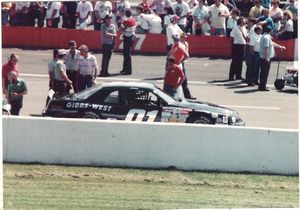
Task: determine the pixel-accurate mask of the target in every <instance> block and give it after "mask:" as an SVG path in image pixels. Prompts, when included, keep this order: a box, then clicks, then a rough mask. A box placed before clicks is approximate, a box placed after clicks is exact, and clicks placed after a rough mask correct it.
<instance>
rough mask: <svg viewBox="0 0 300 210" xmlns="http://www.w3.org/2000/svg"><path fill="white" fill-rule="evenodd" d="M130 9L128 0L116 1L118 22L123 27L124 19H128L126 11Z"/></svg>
mask: <svg viewBox="0 0 300 210" xmlns="http://www.w3.org/2000/svg"><path fill="white" fill-rule="evenodd" d="M126 10H130V3H129V1H127V0H120V1H117V2H116V24H117V26H118V27H121V24H122V22H123V20H125V19H126V16H125V12H126Z"/></svg>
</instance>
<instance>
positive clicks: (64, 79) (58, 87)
mask: <svg viewBox="0 0 300 210" xmlns="http://www.w3.org/2000/svg"><path fill="white" fill-rule="evenodd" d="M66 54H67V51H66V50H64V49H60V50H58V56H57V63H56V68H55V70H54V75H53V76H54V78H53V79H54V81H53V83H54V91H55V93H56V94H57V95H58V96H60V97H63V96H65V95H67V94H69V91H70V89H72V81H71V80H70V79H69V78H68V76H67V74H66V69H67V68H66V65H65V64H64V61H65V56H66Z"/></svg>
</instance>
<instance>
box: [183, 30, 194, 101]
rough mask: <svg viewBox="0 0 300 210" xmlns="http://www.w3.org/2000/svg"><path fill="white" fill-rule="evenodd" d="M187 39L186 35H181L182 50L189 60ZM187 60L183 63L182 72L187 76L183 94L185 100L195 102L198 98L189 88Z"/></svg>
mask: <svg viewBox="0 0 300 210" xmlns="http://www.w3.org/2000/svg"><path fill="white" fill-rule="evenodd" d="M186 37H187V35H186V34H185V33H182V34H180V44H181V45H182V48H183V49H184V51H185V53H186V56H187V58H188V57H189V56H190V55H189V44H188V42H187V41H186ZM187 58H186V59H185V60H183V61H182V62H181V64H182V70H183V73H184V76H185V80H184V82H183V83H182V90H183V94H184V97H185V98H187V99H192V100H195V99H196V97H194V96H192V95H191V92H190V89H189V87H188V81H187V76H186V69H185V63H186V61H187Z"/></svg>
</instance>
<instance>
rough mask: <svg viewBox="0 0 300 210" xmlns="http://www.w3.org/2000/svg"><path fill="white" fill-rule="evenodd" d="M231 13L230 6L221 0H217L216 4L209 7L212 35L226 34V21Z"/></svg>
mask: <svg viewBox="0 0 300 210" xmlns="http://www.w3.org/2000/svg"><path fill="white" fill-rule="evenodd" d="M229 15H230V13H229V10H228V8H227V7H226V6H225V5H224V4H222V3H221V0H215V4H213V5H211V6H210V8H209V16H210V27H211V29H210V34H211V35H219V36H220V35H226V31H225V22H226V18H227V17H229Z"/></svg>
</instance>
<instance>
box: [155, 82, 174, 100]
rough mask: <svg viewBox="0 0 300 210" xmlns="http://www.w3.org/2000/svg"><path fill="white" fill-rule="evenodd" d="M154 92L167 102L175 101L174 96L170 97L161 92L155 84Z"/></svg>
mask: <svg viewBox="0 0 300 210" xmlns="http://www.w3.org/2000/svg"><path fill="white" fill-rule="evenodd" d="M154 93H155V94H157V95H158V96H159V97H160V98H162V99H164V100H165V101H166V102H167V103H168V104H174V103H176V102H177V101H176V100H175V99H174V98H172V97H171V96H169V95H168V94H166V93H165V92H163V90H162V89H160V88H159V87H158V86H156V85H155V89H154Z"/></svg>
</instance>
